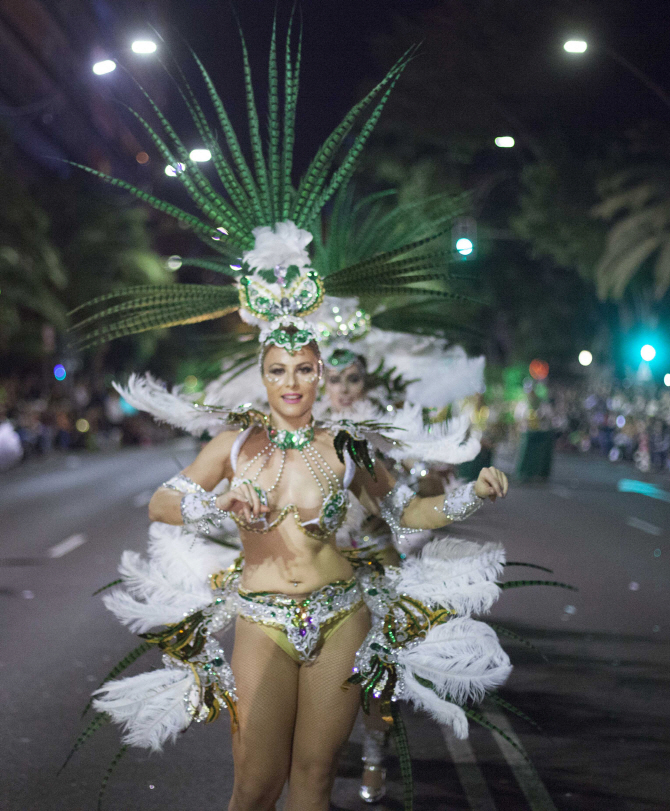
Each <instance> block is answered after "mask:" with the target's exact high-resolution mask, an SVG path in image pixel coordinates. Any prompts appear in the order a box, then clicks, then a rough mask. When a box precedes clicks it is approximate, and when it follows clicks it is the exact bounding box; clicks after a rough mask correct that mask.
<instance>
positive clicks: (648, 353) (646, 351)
mask: <svg viewBox="0 0 670 811" xmlns="http://www.w3.org/2000/svg"><path fill="white" fill-rule="evenodd" d="M640 357H641V358H642V360H646V361H647V362H649V361H651V360H653V359H654V358H655V357H656V350H655V349H654V347H653V346H652V345H651V344H645V345H644V346H643V347H642V349H640Z"/></svg>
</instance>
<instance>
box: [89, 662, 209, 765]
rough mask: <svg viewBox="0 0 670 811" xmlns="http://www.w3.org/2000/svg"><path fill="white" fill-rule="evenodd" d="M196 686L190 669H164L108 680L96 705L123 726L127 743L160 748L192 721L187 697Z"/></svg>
mask: <svg viewBox="0 0 670 811" xmlns="http://www.w3.org/2000/svg"><path fill="white" fill-rule="evenodd" d="M195 685H196V682H195V677H194V675H193V673H192V672H191V671H190V670H182V669H177V668H174V669H173V668H161V669H160V670H152V671H150V672H149V673H140V674H138V675H137V676H128V677H126V678H123V679H116V680H114V681H109V682H107V683H106V684H105V685H104V686H103V687H101V688H100V689H99V690H96V691H95V693H94V694H93V695H94V696H97V698H95V699H94V700H93V706H94V707H95V709H96V710H97V711H98V712H106V713H108V714H109V715H110V716H111V717H112V720H113V721H115V722H116V723H117V724H122V725H123V727H124V730H125V732H124V735H123V742H124V743H126V744H130V745H131V746H141V747H144V748H147V749H152V750H154V751H160V750H161V749H162V747H163V744H164V743H165V742H166V741H168V740H170V739H171V740H173V741H174V740H175V738H176V737H177V735H178V734H179V733H180V732H182V731H183V730H185V729H186V728H187V727H188V725H189V724H190V723H191V716H190V715H189V714H188V712H187V711H186V705H185V701H184V697H185V696H187V695H188V693H189V692H190V690H191V689H192V688H194V687H195Z"/></svg>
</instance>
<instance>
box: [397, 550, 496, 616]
mask: <svg viewBox="0 0 670 811" xmlns="http://www.w3.org/2000/svg"><path fill="white" fill-rule="evenodd" d="M504 562H505V550H504V549H503V547H502V546H501V545H500V544H495V543H486V544H484V545H480V544H476V543H472V542H471V541H461V540H458V539H457V538H444V539H439V540H435V541H431V542H430V543H427V544H426V545H425V546H424V548H423V549H422V550H421V553H420V554H419V555H418V556H416V557H411V558H408V559H407V560H406V561H405V562H404V563H403V565H402V568H401V571H400V577H399V580H398V583H397V589H398V591H399V592H400V593H404V594H409V595H410V596H411V597H414V598H415V599H417V600H421V602H424V603H427V604H432V605H434V604H436V603H437V604H438V605H442V606H444V608H448V609H451V610H454V611H456V612H458V614H459V615H462V614H472V613H476V614H479V613H482V612H484V611H488V610H489V609H490V608H491V606H492V605H493V603H494V602H495V601H496V600H497V599H498V597H499V596H500V587H499V586H498V585H497V584H496V583H495V580H496V579H497V578H498V577H500V575H501V574H502V571H503V564H504Z"/></svg>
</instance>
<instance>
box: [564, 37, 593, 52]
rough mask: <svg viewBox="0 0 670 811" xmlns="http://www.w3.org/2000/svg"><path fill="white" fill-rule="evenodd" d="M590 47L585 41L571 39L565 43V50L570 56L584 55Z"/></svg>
mask: <svg viewBox="0 0 670 811" xmlns="http://www.w3.org/2000/svg"><path fill="white" fill-rule="evenodd" d="M588 47H589V46H588V44H587V43H586V42H585V41H584V40H583V39H569V40H568V41H567V42H564V43H563V50H564V51H567V53H569V54H583V53H584V52H585V51H586V49H587V48H588Z"/></svg>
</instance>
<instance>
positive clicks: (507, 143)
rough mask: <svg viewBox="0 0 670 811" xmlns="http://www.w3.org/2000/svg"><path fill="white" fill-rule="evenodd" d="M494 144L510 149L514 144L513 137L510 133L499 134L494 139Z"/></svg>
mask: <svg viewBox="0 0 670 811" xmlns="http://www.w3.org/2000/svg"><path fill="white" fill-rule="evenodd" d="M495 145H496V146H499V147H501V148H502V149H510V148H511V147H513V146H514V138H512V137H511V136H510V135H500V136H499V137H498V138H496V139H495Z"/></svg>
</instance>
